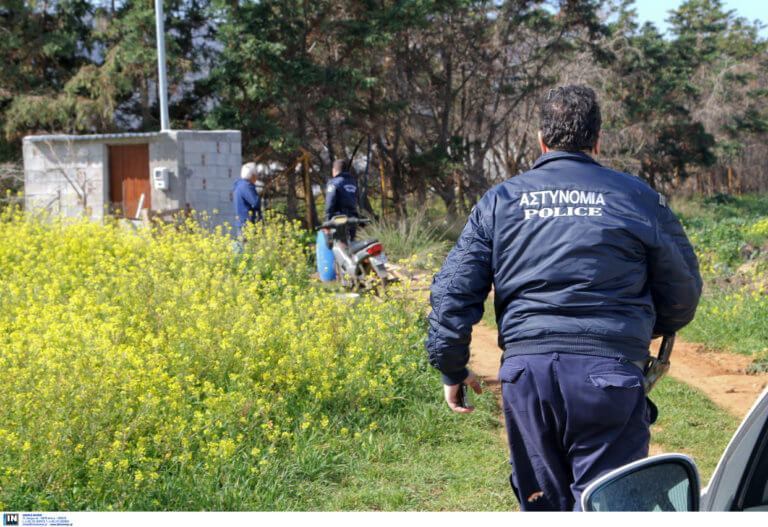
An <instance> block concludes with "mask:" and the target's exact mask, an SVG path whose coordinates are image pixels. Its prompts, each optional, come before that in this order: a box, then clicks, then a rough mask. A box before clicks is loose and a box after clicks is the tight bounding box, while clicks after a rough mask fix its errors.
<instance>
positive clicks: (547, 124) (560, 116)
mask: <svg viewBox="0 0 768 527" xmlns="http://www.w3.org/2000/svg"><path fill="white" fill-rule="evenodd" d="M540 108H541V111H540V114H539V117H540V128H541V135H542V139H544V144H545V145H547V148H550V149H551V150H570V151H585V150H592V149H593V148H594V147H595V144H597V138H598V136H599V133H600V125H601V123H602V118H601V117H600V105H599V104H598V103H597V97H595V92H594V91H593V90H592V88H587V87H586V86H560V87H558V88H554V89H551V90H547V91H546V92H544V95H543V96H542V97H541V105H540Z"/></svg>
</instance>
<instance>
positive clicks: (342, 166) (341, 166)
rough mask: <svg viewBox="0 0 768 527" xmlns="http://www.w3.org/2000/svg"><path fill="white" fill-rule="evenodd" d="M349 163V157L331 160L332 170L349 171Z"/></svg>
mask: <svg viewBox="0 0 768 527" xmlns="http://www.w3.org/2000/svg"><path fill="white" fill-rule="evenodd" d="M350 165H351V163H350V162H349V159H344V158H339V159H337V160H336V161H334V162H333V170H334V171H335V170H338V171H339V173H343V172H349V168H350Z"/></svg>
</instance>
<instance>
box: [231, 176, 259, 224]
mask: <svg viewBox="0 0 768 527" xmlns="http://www.w3.org/2000/svg"><path fill="white" fill-rule="evenodd" d="M232 201H233V202H234V203H235V215H236V218H235V229H236V231H237V234H238V235H239V234H240V231H241V230H242V228H243V225H245V224H246V222H249V221H250V222H251V223H255V222H256V221H258V220H261V217H262V216H261V197H259V193H258V192H256V185H254V184H253V183H251V182H250V181H248V180H247V179H238V180H237V181H235V184H234V185H233V186H232Z"/></svg>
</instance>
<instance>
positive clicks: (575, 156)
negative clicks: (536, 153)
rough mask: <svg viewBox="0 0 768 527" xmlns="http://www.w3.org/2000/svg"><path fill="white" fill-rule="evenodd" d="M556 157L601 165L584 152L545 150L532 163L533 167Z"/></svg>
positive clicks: (537, 166)
mask: <svg viewBox="0 0 768 527" xmlns="http://www.w3.org/2000/svg"><path fill="white" fill-rule="evenodd" d="M557 159H571V160H573V161H581V162H582V163H593V164H595V165H597V166H602V165H601V164H600V163H598V162H597V161H595V160H594V159H593V158H592V156H590V155H588V154H585V153H584V152H568V151H565V150H555V151H553V152H547V153H546V154H543V155H542V156H541V157H539V158H538V159H537V160H536V162H535V163H534V164H533V168H539V167H540V166H542V165H544V164H546V163H549V162H550V161H555V160H557Z"/></svg>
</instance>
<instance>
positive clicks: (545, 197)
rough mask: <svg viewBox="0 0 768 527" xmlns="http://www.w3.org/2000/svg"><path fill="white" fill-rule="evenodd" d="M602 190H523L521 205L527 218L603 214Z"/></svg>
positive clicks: (603, 199)
mask: <svg viewBox="0 0 768 527" xmlns="http://www.w3.org/2000/svg"><path fill="white" fill-rule="evenodd" d="M602 205H605V197H604V196H603V194H602V192H594V191H585V190H538V191H534V192H523V194H522V196H520V207H521V208H522V209H523V214H524V216H525V219H526V220H530V219H532V218H545V219H546V218H560V217H564V216H586V217H589V216H602V215H603V207H602Z"/></svg>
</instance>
